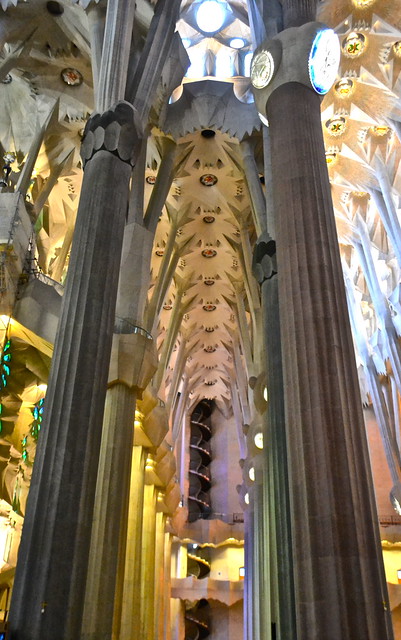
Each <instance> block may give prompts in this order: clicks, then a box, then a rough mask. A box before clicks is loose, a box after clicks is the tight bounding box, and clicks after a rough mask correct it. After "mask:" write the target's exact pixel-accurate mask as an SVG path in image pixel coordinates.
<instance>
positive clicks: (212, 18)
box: [196, 0, 226, 33]
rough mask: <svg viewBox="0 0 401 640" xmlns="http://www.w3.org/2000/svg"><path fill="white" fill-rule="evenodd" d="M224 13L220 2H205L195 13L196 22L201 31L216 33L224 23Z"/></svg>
mask: <svg viewBox="0 0 401 640" xmlns="http://www.w3.org/2000/svg"><path fill="white" fill-rule="evenodd" d="M225 17H226V12H225V9H224V6H223V5H222V4H221V2H217V0H205V2H202V4H201V5H200V6H199V9H198V11H197V13H196V22H197V24H198V27H199V29H200V30H201V31H204V32H205V33H216V31H219V30H220V29H221V27H222V25H223V23H224V20H225Z"/></svg>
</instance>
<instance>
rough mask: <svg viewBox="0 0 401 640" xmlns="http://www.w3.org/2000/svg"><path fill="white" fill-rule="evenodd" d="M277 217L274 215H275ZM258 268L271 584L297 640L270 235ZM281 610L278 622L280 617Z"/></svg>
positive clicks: (260, 246)
mask: <svg viewBox="0 0 401 640" xmlns="http://www.w3.org/2000/svg"><path fill="white" fill-rule="evenodd" d="M270 213H272V211H271V212H270ZM253 270H254V274H255V277H256V279H257V281H258V282H259V284H260V286H261V294H262V314H263V332H264V343H265V349H264V352H265V354H266V356H265V364H266V385H267V401H268V402H267V418H266V423H267V424H266V437H265V439H264V440H265V441H264V446H263V453H262V455H263V469H262V474H263V475H262V478H263V480H262V481H263V489H264V511H265V515H267V519H268V521H269V524H268V530H269V532H270V544H271V548H270V555H271V557H270V565H271V567H272V568H273V567H274V570H271V571H270V584H271V588H272V590H273V583H275V589H274V591H277V602H276V603H275V605H276V606H275V607H274V609H273V611H272V614H273V615H272V619H273V622H275V623H276V625H277V630H278V637H279V638H282V639H283V640H287V639H295V637H296V630H295V609H294V584H293V576H292V546H291V545H292V541H291V522H290V511H289V508H290V506H289V493H288V465H287V443H286V432H285V415H284V388H283V371H282V362H281V336H280V314H279V301H278V276H277V261H276V243H275V242H274V240H272V239H271V238H270V236H269V235H268V234H267V233H265V234H263V235H262V236H261V237H260V238H259V239H258V241H257V244H256V248H255V252H254V262H253ZM277 609H278V614H279V615H278V619H277V617H276V615H275V612H276V610H277Z"/></svg>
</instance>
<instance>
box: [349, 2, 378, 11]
mask: <svg viewBox="0 0 401 640" xmlns="http://www.w3.org/2000/svg"><path fill="white" fill-rule="evenodd" d="M375 2H376V0H352V4H353V5H354V7H356V8H357V9H367V8H368V7H371V6H372V5H373V4H375Z"/></svg>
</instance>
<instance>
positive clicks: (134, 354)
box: [108, 327, 157, 393]
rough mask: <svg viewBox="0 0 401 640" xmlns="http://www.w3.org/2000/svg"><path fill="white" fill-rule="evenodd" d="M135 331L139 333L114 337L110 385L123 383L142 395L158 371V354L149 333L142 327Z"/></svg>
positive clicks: (115, 335)
mask: <svg viewBox="0 0 401 640" xmlns="http://www.w3.org/2000/svg"><path fill="white" fill-rule="evenodd" d="M133 329H136V330H137V331H135V333H119V334H116V333H115V334H114V336H113V346H112V352H111V359H110V369H109V380H108V385H109V387H110V386H112V385H113V384H117V383H122V384H125V385H126V386H127V387H129V388H130V389H131V388H135V389H137V390H138V391H139V393H141V392H142V391H143V390H144V389H145V387H146V386H147V384H148V383H149V381H150V380H151V378H152V376H153V374H154V373H155V371H156V369H157V352H156V345H155V341H154V340H153V338H152V336H151V335H150V334H149V333H148V332H147V331H145V330H144V329H141V327H133Z"/></svg>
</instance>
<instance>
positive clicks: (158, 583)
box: [153, 511, 166, 640]
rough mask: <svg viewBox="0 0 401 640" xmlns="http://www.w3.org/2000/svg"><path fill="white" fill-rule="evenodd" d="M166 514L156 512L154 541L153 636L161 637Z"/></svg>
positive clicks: (158, 639)
mask: <svg viewBox="0 0 401 640" xmlns="http://www.w3.org/2000/svg"><path fill="white" fill-rule="evenodd" d="M165 525H166V516H165V515H164V513H163V512H162V511H158V512H157V513H156V542H155V547H156V548H155V589H154V600H155V611H154V636H153V637H154V638H155V640H161V639H162V638H163V626H164V604H165V603H164V580H165V576H164V529H165Z"/></svg>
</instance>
